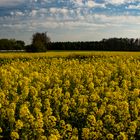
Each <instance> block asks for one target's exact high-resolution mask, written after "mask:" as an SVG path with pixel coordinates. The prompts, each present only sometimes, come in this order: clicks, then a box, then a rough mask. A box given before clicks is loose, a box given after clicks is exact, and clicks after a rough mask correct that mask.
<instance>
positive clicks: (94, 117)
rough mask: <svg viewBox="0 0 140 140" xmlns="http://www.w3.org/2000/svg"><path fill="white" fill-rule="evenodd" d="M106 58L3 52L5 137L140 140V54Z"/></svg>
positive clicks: (0, 84)
mask: <svg viewBox="0 0 140 140" xmlns="http://www.w3.org/2000/svg"><path fill="white" fill-rule="evenodd" d="M105 54H106V53H105ZM105 54H103V53H102V54H101V53H99V54H98V53H96V55H95V54H90V55H89V56H83V55H84V54H82V55H81V56H78V55H76V56H74V55H73V56H68V55H66V54H65V55H66V56H65V57H60V56H58V55H57V57H56V56H55V57H54V56H53V57H48V56H47V57H46V56H45V55H44V54H38V55H37V54H32V55H31V54H26V55H24V54H22V55H23V56H22V55H19V54H17V56H16V57H15V56H14V55H12V54H0V139H12V140H17V139H20V140H139V139H140V55H138V54H135V53H134V55H131V53H130V54H129V53H126V54H125V53H122V54H121V53H120V55H118V54H119V53H118V54H116V55H115V54H113V55H105ZM110 54H111V53H110ZM20 56H21V57H20ZM29 56H30V57H29Z"/></svg>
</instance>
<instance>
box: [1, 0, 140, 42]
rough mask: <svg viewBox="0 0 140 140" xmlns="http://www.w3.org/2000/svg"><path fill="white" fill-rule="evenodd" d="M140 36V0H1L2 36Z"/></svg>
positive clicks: (68, 38)
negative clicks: (36, 33) (46, 32)
mask: <svg viewBox="0 0 140 140" xmlns="http://www.w3.org/2000/svg"><path fill="white" fill-rule="evenodd" d="M45 31H48V35H49V36H50V37H51V40H52V41H94V40H101V39H103V38H110V37H128V38H140V0H0V38H16V39H20V40H24V41H25V42H26V43H27V44H28V43H30V42H31V38H32V34H33V33H35V32H45Z"/></svg>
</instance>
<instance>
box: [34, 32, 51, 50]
mask: <svg viewBox="0 0 140 140" xmlns="http://www.w3.org/2000/svg"><path fill="white" fill-rule="evenodd" d="M50 42H51V40H50V37H49V36H47V33H46V32H45V33H38V32H37V33H35V34H33V37H32V45H31V51H33V52H45V51H46V50H47V47H48V45H49V43H50Z"/></svg>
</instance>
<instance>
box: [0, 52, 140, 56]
mask: <svg viewBox="0 0 140 140" xmlns="http://www.w3.org/2000/svg"><path fill="white" fill-rule="evenodd" d="M69 55H86V56H87V55H90V56H91V55H107V56H116V55H121V56H140V52H109V51H48V52H46V53H24V52H23V53H19V52H17V53H11V52H10V53H0V58H15V57H18V58H19V57H57V56H58V57H60V56H62V57H66V56H69Z"/></svg>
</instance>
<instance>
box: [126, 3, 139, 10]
mask: <svg viewBox="0 0 140 140" xmlns="http://www.w3.org/2000/svg"><path fill="white" fill-rule="evenodd" d="M127 9H138V10H140V4H138V5H129V6H128V7H127Z"/></svg>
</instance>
